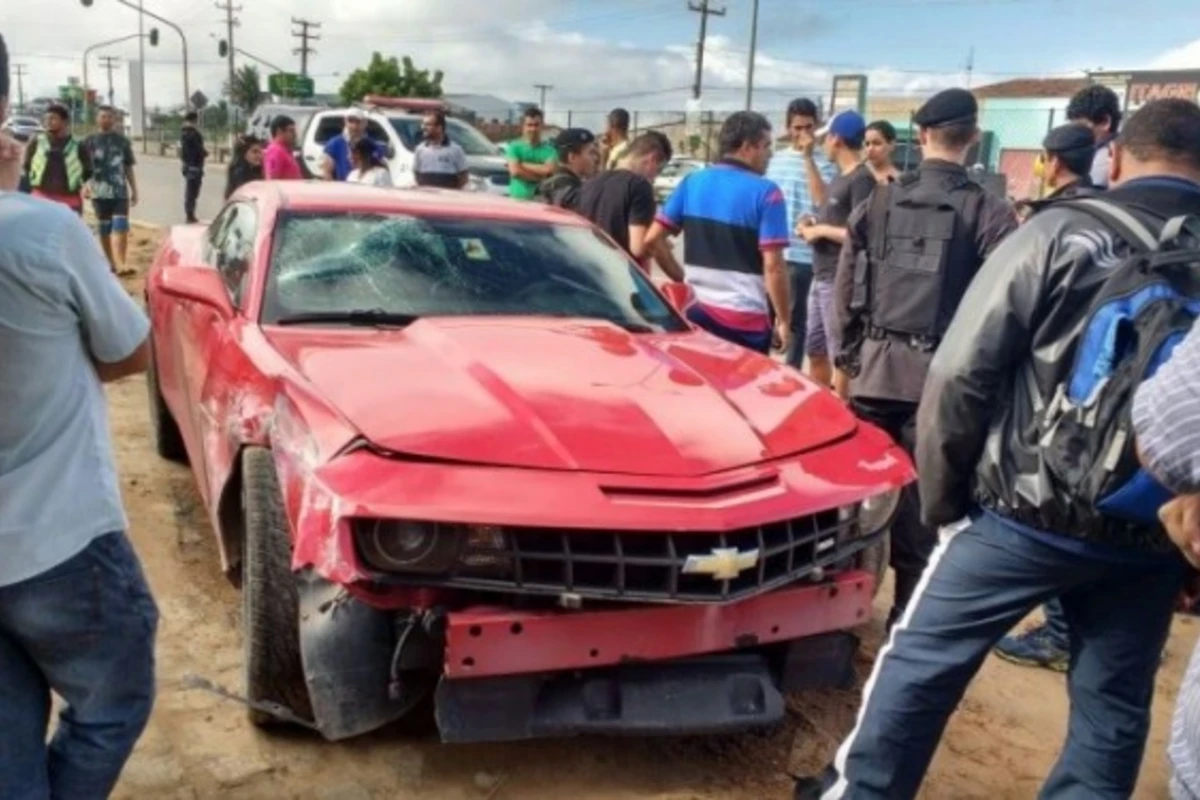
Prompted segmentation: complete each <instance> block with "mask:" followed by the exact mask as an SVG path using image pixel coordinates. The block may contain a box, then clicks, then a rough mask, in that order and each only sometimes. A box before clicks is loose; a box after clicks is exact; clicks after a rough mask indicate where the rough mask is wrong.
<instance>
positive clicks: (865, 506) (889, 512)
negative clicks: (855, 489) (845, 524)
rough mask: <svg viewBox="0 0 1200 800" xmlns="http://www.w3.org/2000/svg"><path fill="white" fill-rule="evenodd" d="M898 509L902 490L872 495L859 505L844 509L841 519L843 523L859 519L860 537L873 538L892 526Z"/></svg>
mask: <svg viewBox="0 0 1200 800" xmlns="http://www.w3.org/2000/svg"><path fill="white" fill-rule="evenodd" d="M898 508H900V490H899V489H889V490H888V491H886V492H881V493H880V494H876V495H872V496H870V497H868V498H867V499H866V500H863V501H862V502H861V503H858V504H857V505H854V506H848V507H845V508H843V509H842V513H841V518H842V520H843V521H845V520H847V519H855V518H857V520H858V533H859V535H860V536H871V535H872V534H876V533H879V532H880V531H882V530H884V529H885V528H887V527H888V526H889V525H891V524H892V520H893V519H894V518H895V516H896V510H897V509H898Z"/></svg>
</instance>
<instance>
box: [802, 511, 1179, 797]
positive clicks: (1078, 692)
mask: <svg viewBox="0 0 1200 800" xmlns="http://www.w3.org/2000/svg"><path fill="white" fill-rule="evenodd" d="M1186 571H1187V570H1186V566H1185V564H1184V562H1183V561H1182V559H1178V558H1173V557H1172V558H1164V560H1163V561H1162V562H1161V563H1158V564H1155V565H1153V566H1147V565H1144V564H1119V563H1113V562H1109V561H1098V560H1092V559H1090V558H1087V557H1085V556H1081V555H1076V554H1072V553H1069V552H1066V551H1064V550H1060V549H1058V548H1056V547H1051V546H1049V545H1047V544H1043V543H1042V542H1039V541H1038V540H1037V539H1035V538H1033V537H1031V536H1028V535H1027V534H1025V533H1022V532H1020V531H1019V530H1016V529H1015V528H1013V527H1011V526H1010V525H1009V524H1007V523H1006V522H1004V521H1002V520H1001V519H1000V518H998V517H994V516H990V515H982V516H979V517H977V518H976V519H975V521H974V522H973V523H972V524H971V526H970V527H969V528H967V529H966V530H964V531H962V532H960V533H958V534H955V535H953V536H952V537H951V538H949V539H948V540H944V541H943V542H942V543H940V544H939V545H938V547H937V549H936V550H935V551H934V553H933V556H932V557H931V558H930V561H929V568H928V569H927V570H926V571H925V574H924V575H923V576H922V578H921V583H920V585H918V587H917V591H916V593H915V594H914V595H913V598H912V601H911V603H910V604H909V606H908V610H907V611H906V612H905V614H904V616H903V617H901V619H900V621H899V622H898V623H897V624H896V627H895V628H893V630H892V634H891V637H890V638H889V640H888V643H887V645H885V647H884V648H883V649H882V650H881V651H880V654H879V659H878V660H877V661H876V664H875V669H874V671H873V672H872V674H871V677H870V679H869V680H868V681H867V684H866V688H865V689H864V691H863V700H862V702H863V708H862V710H861V711H860V712H859V714H860V716H859V722H858V725H857V727H856V728H855V729H854V731H852V732H851V734H850V735H849V736H848V737H847V739H846V741H845V742H844V743H843V744H842V746H841V748H840V749H839V750H838V754H837V757H836V758H835V760H834V767H833V770H832V771H831V774H830V775H828V776H827V781H826V784H827V789H826V792H825V794H824V795H823V797H824V798H838V797H848V798H854V800H864V799H866V798H879V799H880V800H883V799H884V798H886V800H904V799H905V798H911V797H914V796H915V795H916V793H917V790H918V789H919V788H920V785H921V781H922V780H923V779H924V777H925V771H926V770H927V769H928V767H929V762H930V760H931V759H932V758H933V754H934V751H935V750H936V749H937V745H938V741H939V739H940V738H941V736H942V732H943V730H944V729H945V726H946V722H947V720H948V719H949V717H950V714H951V713H952V712H953V711H954V709H955V708H956V707H957V706H958V703H959V701H960V700H961V699H962V696H963V693H964V692H965V691H966V688H967V685H968V684H969V683H970V682H971V679H972V678H973V677H974V676H975V673H976V672H977V671H978V670H979V667H980V666H981V665H982V664H983V661H984V659H985V658H986V657H987V654H988V652H989V651H990V650H991V649H992V647H993V646H994V645H995V644H996V642H997V641H999V640H1000V638H1001V637H1002V636H1004V634H1006V633H1007V632H1008V631H1009V629H1010V628H1012V626H1013V625H1015V624H1016V623H1017V622H1018V621H1019V620H1021V619H1022V618H1023V617H1024V616H1025V615H1026V614H1028V613H1029V612H1030V611H1032V610H1033V609H1034V608H1035V607H1036V606H1037V605H1038V604H1039V603H1043V602H1045V601H1047V600H1049V599H1051V598H1053V597H1059V598H1061V600H1062V607H1063V611H1064V612H1065V614H1066V618H1067V623H1068V625H1069V626H1070V641H1071V648H1070V652H1071V662H1070V671H1069V673H1068V676H1067V691H1068V694H1069V696H1070V701H1071V716H1070V723H1069V732H1068V734H1067V741H1066V743H1065V745H1064V746H1063V748H1062V750H1061V752H1060V753H1059V758H1058V763H1057V764H1056V765H1055V766H1054V769H1053V771H1052V772H1051V773H1050V776H1049V777H1048V778H1047V779H1046V783H1045V784H1044V786H1043V787H1042V793H1041V795H1040V796H1041V797H1042V798H1047V799H1048V798H1053V799H1054V800H1107V799H1108V798H1112V800H1116V799H1117V798H1120V799H1121V800H1126V798H1128V797H1130V796H1131V795H1132V794H1133V789H1134V785H1135V784H1136V783H1137V775H1138V770H1139V769H1140V767H1141V763H1142V755H1143V752H1144V750H1145V746H1146V735H1147V733H1148V732H1149V729H1150V701H1151V698H1152V697H1153V694H1154V675H1155V673H1156V672H1157V671H1158V665H1159V656H1160V654H1161V653H1162V648H1163V645H1164V644H1165V643H1166V640H1167V634H1168V632H1169V630H1170V625H1171V615H1172V611H1173V609H1174V605H1175V601H1176V598H1177V597H1178V595H1179V591H1180V589H1181V588H1182V586H1183V581H1184V576H1185V575H1186ZM833 773H836V774H833Z"/></svg>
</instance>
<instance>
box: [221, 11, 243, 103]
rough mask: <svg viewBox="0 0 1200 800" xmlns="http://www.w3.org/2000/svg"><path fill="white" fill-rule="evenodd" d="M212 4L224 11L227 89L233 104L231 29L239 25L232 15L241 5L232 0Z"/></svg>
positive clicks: (233, 71)
mask: <svg viewBox="0 0 1200 800" xmlns="http://www.w3.org/2000/svg"><path fill="white" fill-rule="evenodd" d="M214 5H216V7H217V10H218V11H224V12H225V37H226V38H225V41H226V43H227V44H228V47H229V52H228V53H227V54H226V56H227V58H228V60H229V91H230V94H231V96H230V98H229V105H231V106H232V105H233V97H232V92H233V84H234V80H235V78H236V76H235V72H236V70H235V69H234V66H233V52H234V44H233V29H234V28H236V27H238V25H239V23H238V19H237V17H235V16H234V14H236V13H237V12H239V11H241V10H242V7H241V6H235V5H234V4H233V0H225V2H218V3H215V4H214Z"/></svg>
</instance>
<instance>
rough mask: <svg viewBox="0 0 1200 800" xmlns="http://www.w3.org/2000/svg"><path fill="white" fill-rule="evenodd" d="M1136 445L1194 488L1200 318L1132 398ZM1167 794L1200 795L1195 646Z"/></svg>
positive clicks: (1198, 470)
mask: <svg viewBox="0 0 1200 800" xmlns="http://www.w3.org/2000/svg"><path fill="white" fill-rule="evenodd" d="M1133 425H1134V429H1135V430H1136V431H1137V435H1138V448H1139V450H1140V451H1141V454H1142V460H1143V461H1144V462H1145V464H1146V466H1147V467H1148V468H1149V470H1150V471H1151V472H1152V473H1154V475H1155V477H1157V478H1158V479H1159V480H1160V481H1162V482H1163V483H1164V484H1165V485H1166V486H1167V487H1168V488H1170V489H1172V490H1174V491H1175V492H1178V493H1181V494H1182V493H1195V492H1198V491H1200V323H1197V324H1196V325H1195V326H1194V327H1193V328H1192V330H1191V332H1190V333H1189V334H1188V335H1187V338H1185V339H1184V340H1183V341H1182V342H1181V343H1180V344H1179V346H1178V347H1177V348H1175V352H1174V353H1173V354H1172V355H1171V359H1170V360H1169V361H1168V362H1167V363H1166V364H1164V365H1163V366H1162V369H1160V370H1159V371H1158V372H1157V373H1156V374H1155V375H1154V377H1153V378H1151V379H1150V380H1148V381H1146V382H1145V383H1143V384H1142V385H1141V386H1140V387H1139V388H1138V392H1137V396H1136V398H1135V399H1134V403H1133ZM1167 755H1168V757H1169V758H1170V760H1171V766H1172V768H1173V775H1172V777H1171V796H1172V797H1173V798H1174V800H1200V647H1197V648H1196V650H1195V651H1194V652H1193V653H1192V661H1191V663H1190V664H1189V665H1188V670H1187V674H1186V675H1184V678H1183V683H1181V684H1180V687H1179V698H1178V700H1177V701H1176V704H1175V718H1174V721H1173V722H1172V726H1171V744H1170V747H1169V748H1168V750H1167Z"/></svg>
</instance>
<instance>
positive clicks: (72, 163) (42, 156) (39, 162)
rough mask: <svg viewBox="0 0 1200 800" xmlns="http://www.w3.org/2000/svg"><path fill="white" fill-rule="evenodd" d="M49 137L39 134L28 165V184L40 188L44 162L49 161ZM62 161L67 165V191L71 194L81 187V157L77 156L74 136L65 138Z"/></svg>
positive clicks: (77, 147)
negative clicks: (31, 159) (35, 148)
mask: <svg viewBox="0 0 1200 800" xmlns="http://www.w3.org/2000/svg"><path fill="white" fill-rule="evenodd" d="M51 147H52V145H51V144H50V137H49V136H47V135H46V134H44V133H43V134H41V135H40V136H38V139H37V150H35V151H34V153H33V161H32V162H31V163H30V165H29V185H30V186H32V187H33V188H35V189H40V188H41V186H42V179H43V178H45V177H46V164H47V163H48V162H49V161H50V149H51ZM63 163H64V164H66V167H67V191H68V192H70V193H71V194H74V193H75V192H78V191H79V190H80V189H82V188H83V159H81V158H80V157H79V143H78V142H76V141H75V137H71V138H70V139H68V140H67V143H66V145H64V146H63Z"/></svg>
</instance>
